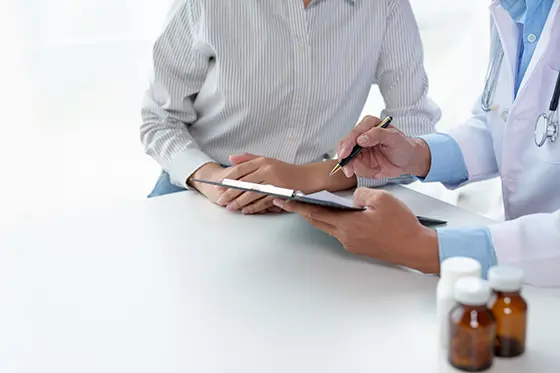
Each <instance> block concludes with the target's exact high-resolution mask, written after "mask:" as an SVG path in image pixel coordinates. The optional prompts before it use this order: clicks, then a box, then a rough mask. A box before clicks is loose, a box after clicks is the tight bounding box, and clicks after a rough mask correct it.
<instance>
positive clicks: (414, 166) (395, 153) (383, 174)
mask: <svg viewBox="0 0 560 373" xmlns="http://www.w3.org/2000/svg"><path fill="white" fill-rule="evenodd" d="M379 123H381V120H380V119H379V118H376V117H372V116H366V117H364V119H362V121H361V122H360V123H359V124H358V125H357V126H356V127H355V128H354V129H353V130H352V132H350V133H349V134H348V135H347V136H346V137H345V138H344V139H342V141H340V143H339V144H338V147H337V154H338V158H339V159H343V158H345V157H347V156H348V155H350V153H351V151H352V148H353V147H354V146H355V145H356V144H358V145H360V146H361V147H363V148H364V149H363V150H362V151H361V152H360V154H358V156H356V157H355V158H354V159H353V160H352V161H350V163H348V164H347V165H346V166H344V167H343V168H342V171H343V172H344V174H345V175H346V176H347V177H351V176H353V175H358V176H361V177H366V178H371V179H382V178H387V177H398V176H401V175H405V174H406V175H416V176H419V177H425V176H426V175H427V174H428V172H429V170H430V162H431V160H430V149H429V147H428V145H427V144H426V143H425V142H424V140H422V139H416V138H410V137H408V136H406V135H405V134H403V133H402V132H401V131H399V130H398V129H397V128H395V127H393V126H391V125H389V126H388V127H387V128H377V127H376V126H377V125H378V124H379Z"/></svg>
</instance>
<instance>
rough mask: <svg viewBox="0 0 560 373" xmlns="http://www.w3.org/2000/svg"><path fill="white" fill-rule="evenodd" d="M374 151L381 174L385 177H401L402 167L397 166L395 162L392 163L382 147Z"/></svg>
mask: <svg viewBox="0 0 560 373" xmlns="http://www.w3.org/2000/svg"><path fill="white" fill-rule="evenodd" d="M373 153H374V157H375V159H376V161H377V164H378V166H379V167H378V168H379V172H378V173H379V174H380V176H383V177H399V176H401V175H402V170H401V169H400V167H396V166H395V165H394V164H392V163H391V162H390V161H389V160H388V159H387V157H385V154H383V151H382V150H381V149H377V148H375V149H373Z"/></svg>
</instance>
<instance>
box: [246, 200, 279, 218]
mask: <svg viewBox="0 0 560 373" xmlns="http://www.w3.org/2000/svg"><path fill="white" fill-rule="evenodd" d="M241 197H243V196H241ZM273 200H274V197H271V196H266V197H264V198H261V199H258V200H256V201H254V202H252V203H248V204H247V205H246V206H245V207H243V208H242V210H241V212H242V213H243V214H245V215H251V214H257V213H260V212H265V211H267V210H270V209H271V208H273V207H274V208H275V209H276V210H279V211H278V212H280V211H282V210H281V209H279V208H278V207H276V206H274V204H273V203H272V201H273ZM270 212H272V211H270Z"/></svg>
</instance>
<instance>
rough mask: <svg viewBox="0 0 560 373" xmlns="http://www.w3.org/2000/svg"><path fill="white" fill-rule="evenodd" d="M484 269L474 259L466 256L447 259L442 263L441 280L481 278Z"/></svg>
mask: <svg viewBox="0 0 560 373" xmlns="http://www.w3.org/2000/svg"><path fill="white" fill-rule="evenodd" d="M481 272H482V267H481V265H480V263H479V262H478V261H476V260H474V259H472V258H468V257H464V256H454V257H451V258H448V259H445V260H444V261H443V262H442V263H441V269H440V274H441V278H445V279H450V280H457V279H459V278H460V277H465V276H475V277H480V276H481Z"/></svg>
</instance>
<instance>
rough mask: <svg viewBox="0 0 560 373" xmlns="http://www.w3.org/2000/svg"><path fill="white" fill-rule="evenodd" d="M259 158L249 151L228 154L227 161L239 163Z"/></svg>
mask: <svg viewBox="0 0 560 373" xmlns="http://www.w3.org/2000/svg"><path fill="white" fill-rule="evenodd" d="M257 158H260V157H259V156H258V155H254V154H251V153H243V154H237V155H230V156H229V161H230V162H231V163H232V164H234V165H239V164H241V163H245V162H249V161H252V160H253V159H257Z"/></svg>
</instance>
